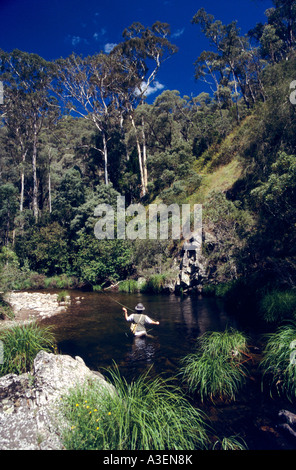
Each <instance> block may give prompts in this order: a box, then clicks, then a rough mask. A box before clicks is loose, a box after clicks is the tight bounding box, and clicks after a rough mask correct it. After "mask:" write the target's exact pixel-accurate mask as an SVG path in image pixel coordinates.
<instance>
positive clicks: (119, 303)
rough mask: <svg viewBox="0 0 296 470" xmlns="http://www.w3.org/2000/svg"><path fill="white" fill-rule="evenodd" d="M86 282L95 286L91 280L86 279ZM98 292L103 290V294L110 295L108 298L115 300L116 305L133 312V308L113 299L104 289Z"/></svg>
mask: <svg viewBox="0 0 296 470" xmlns="http://www.w3.org/2000/svg"><path fill="white" fill-rule="evenodd" d="M87 282H88V283H89V284H91V285H92V287H93V288H94V287H95V286H94V285H93V283H92V282H90V281H87ZM100 292H103V294H105V295H107V297H110V299H112V300H113V302H116V303H117V304H118V305H121V307H124V308H126V309H127V310H130V311H131V312H134V310H133V309H132V308H130V307H128V306H127V305H124V304H122V303H121V302H118V300H115V299H114V298H113V297H112V296H111V295H110V294H109V293H107V292H105V291H104V289H102V290H101V291H100Z"/></svg>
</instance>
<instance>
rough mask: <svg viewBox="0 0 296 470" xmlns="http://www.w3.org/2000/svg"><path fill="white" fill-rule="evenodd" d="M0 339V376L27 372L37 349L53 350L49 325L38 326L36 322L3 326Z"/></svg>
mask: <svg viewBox="0 0 296 470" xmlns="http://www.w3.org/2000/svg"><path fill="white" fill-rule="evenodd" d="M0 340H1V341H2V342H3V345H4V351H3V352H4V354H3V356H4V361H3V364H0V376H3V375H6V374H10V373H13V374H22V373H25V372H28V371H29V370H30V369H31V367H32V365H33V361H34V359H35V357H36V355H37V353H38V352H39V351H41V350H44V351H48V352H53V349H54V346H55V339H54V335H53V333H52V329H51V327H40V326H38V325H37V324H36V323H29V324H24V325H15V326H13V327H11V328H5V329H3V330H1V332H0Z"/></svg>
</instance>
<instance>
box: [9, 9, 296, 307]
mask: <svg viewBox="0 0 296 470" xmlns="http://www.w3.org/2000/svg"><path fill="white" fill-rule="evenodd" d="M273 4H274V6H273V7H272V8H270V9H268V10H267V11H266V12H265V14H266V22H265V23H264V24H261V23H260V24H255V25H254V28H253V29H252V30H250V31H249V32H248V34H245V35H242V34H241V31H240V27H239V24H237V22H236V21H232V22H231V23H230V24H223V23H222V22H221V21H220V20H219V19H216V18H214V16H212V15H211V14H209V13H207V11H206V10H205V9H204V8H201V9H200V10H199V11H197V13H196V14H195V15H194V17H193V18H192V20H191V22H192V24H193V25H194V27H195V28H196V29H197V31H198V30H199V31H201V32H202V33H203V35H204V36H205V37H206V38H207V40H208V46H209V47H208V50H205V51H203V52H202V53H201V54H200V55H199V57H197V58H196V62H195V64H193V66H192V74H193V75H194V74H195V78H196V80H199V81H203V82H205V84H206V85H207V89H208V92H202V93H201V94H199V95H198V96H180V93H179V91H178V90H165V91H163V92H162V93H161V94H160V95H159V96H157V98H156V99H155V101H154V102H153V103H152V104H148V103H147V100H146V94H147V89H148V87H149V86H150V85H151V84H153V82H154V80H155V79H156V77H157V74H158V72H159V70H160V68H162V67H165V66H166V63H165V62H166V60H167V59H169V57H170V56H172V55H173V54H178V50H177V48H176V46H175V45H174V44H173V43H172V42H171V41H170V26H169V25H168V24H166V23H160V22H155V23H154V24H153V25H152V26H144V25H142V24H140V23H133V24H132V25H131V26H129V27H127V29H125V30H124V32H123V35H122V42H121V43H120V44H117V45H116V46H115V47H114V48H113V50H112V51H111V52H110V53H108V54H107V53H104V52H99V53H98V54H96V55H93V56H88V57H82V56H79V55H76V54H75V53H72V54H71V55H70V56H69V57H66V58H60V59H58V60H56V61H53V62H48V61H46V60H44V59H43V58H42V57H40V56H38V55H36V54H32V53H28V52H25V51H21V50H13V51H11V52H8V51H3V50H0V70H1V76H0V79H1V81H2V83H3V90H4V92H3V96H4V99H3V104H1V105H0V118H1V127H0V141H1V145H0V248H1V252H0V286H1V290H2V291H7V290H11V289H28V288H41V287H71V286H83V285H89V286H92V287H96V288H97V289H99V288H101V286H109V285H112V284H115V283H117V282H119V281H126V280H133V279H138V278H139V277H140V276H144V277H146V278H147V277H149V276H153V275H161V276H163V277H164V278H166V279H167V280H168V279H171V278H172V277H173V276H174V275H175V271H174V265H175V260H176V259H177V258H178V253H179V251H180V244H179V243H177V242H176V241H172V240H168V241H161V240H157V241H151V240H150V241H149V240H135V241H131V240H120V239H114V240H97V239H96V238H95V237H94V224H95V222H96V218H95V217H94V209H95V207H96V206H97V205H98V204H100V203H104V202H107V203H108V204H112V205H114V206H115V205H116V200H117V196H119V195H124V196H125V198H126V201H127V203H128V204H130V203H139V202H140V203H141V204H144V205H148V204H150V203H159V202H163V203H165V204H171V203H178V204H184V203H190V204H202V205H203V227H204V231H205V233H206V234H207V237H208V239H210V240H211V241H210V242H208V243H205V244H204V245H203V257H204V259H205V264H206V271H207V272H206V274H207V276H206V280H205V284H204V292H205V293H207V294H216V295H220V296H223V297H225V298H229V299H231V301H232V302H233V304H234V305H236V306H237V305H244V306H246V304H247V305H248V306H249V305H250V303H252V302H259V301H262V299H263V300H264V298H266V296H267V295H275V293H277V295H282V296H283V295H290V294H291V295H290V297H289V302H290V304H293V305H296V296H295V294H294V290H293V289H294V288H295V283H296V281H295V279H296V259H295V254H296V253H295V246H296V245H295V223H296V204H295V203H296V162H295V148H296V104H295V88H296V87H295V86H294V85H295V80H296V54H295V46H296V4H295V2H294V1H292V0H273ZM293 82H294V85H293ZM250 292H251V293H252V295H250ZM292 293H293V295H292ZM281 298H282V297H281ZM246 301H247V302H246ZM261 303H262V302H261ZM290 304H289V305H290ZM268 305H269V306H270V303H269V304H268ZM268 308H269V307H268ZM269 310H270V308H269ZM288 311H289V312H291V306H290V307H289V308H288ZM269 313H270V315H272V312H271V311H269ZM282 314H283V315H286V314H287V313H286V312H279V310H276V315H282Z"/></svg>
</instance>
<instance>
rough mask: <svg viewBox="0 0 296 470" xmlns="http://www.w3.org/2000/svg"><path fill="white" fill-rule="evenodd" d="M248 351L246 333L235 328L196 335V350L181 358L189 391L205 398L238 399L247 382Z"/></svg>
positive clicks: (182, 370) (203, 399)
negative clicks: (246, 359)
mask: <svg viewBox="0 0 296 470" xmlns="http://www.w3.org/2000/svg"><path fill="white" fill-rule="evenodd" d="M245 354H247V343H246V337H245V336H244V334H243V333H241V332H239V331H236V330H233V329H231V330H230V331H228V330H226V331H224V332H207V333H205V334H204V335H203V336H201V337H200V338H198V339H197V347H196V350H195V352H193V353H191V354H189V355H187V356H186V357H185V358H183V360H182V367H181V375H182V376H183V380H184V382H186V383H187V386H188V389H189V392H190V393H197V394H199V396H200V398H201V400H202V401H205V400H207V399H210V400H212V401H214V400H224V401H231V400H235V398H236V396H237V394H238V393H239V391H240V390H241V389H242V387H243V385H245V382H246V377H247V369H246V367H244V366H243V364H242V362H243V360H244V359H245Z"/></svg>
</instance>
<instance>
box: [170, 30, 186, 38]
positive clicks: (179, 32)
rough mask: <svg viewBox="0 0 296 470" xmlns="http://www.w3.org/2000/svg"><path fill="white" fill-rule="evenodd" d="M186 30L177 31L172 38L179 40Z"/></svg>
mask: <svg viewBox="0 0 296 470" xmlns="http://www.w3.org/2000/svg"><path fill="white" fill-rule="evenodd" d="M184 31H185V28H181V29H177V31H176V32H175V33H173V34H172V38H179V37H180V36H182V34H184Z"/></svg>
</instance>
